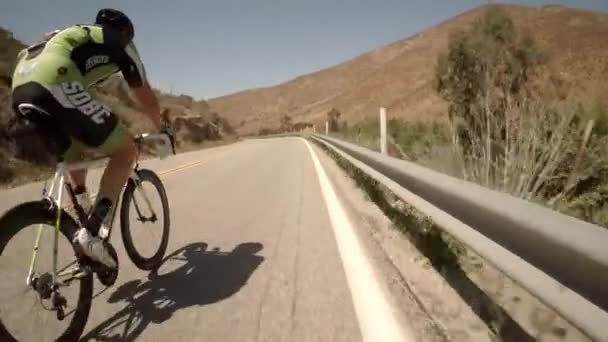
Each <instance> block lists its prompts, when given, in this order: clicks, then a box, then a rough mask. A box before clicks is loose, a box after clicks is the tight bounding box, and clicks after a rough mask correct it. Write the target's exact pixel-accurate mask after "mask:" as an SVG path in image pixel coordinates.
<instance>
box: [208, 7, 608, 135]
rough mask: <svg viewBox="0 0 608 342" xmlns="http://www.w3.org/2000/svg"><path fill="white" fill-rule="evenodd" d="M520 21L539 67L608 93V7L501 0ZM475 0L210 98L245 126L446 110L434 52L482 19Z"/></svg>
mask: <svg viewBox="0 0 608 342" xmlns="http://www.w3.org/2000/svg"><path fill="white" fill-rule="evenodd" d="M503 7H504V9H505V11H506V12H507V14H508V15H510V17H512V19H513V21H514V23H515V25H516V27H517V28H518V29H520V30H524V31H527V32H529V33H530V34H531V35H532V37H533V38H534V39H535V41H536V42H537V43H538V45H539V47H540V48H541V49H542V50H543V51H545V52H546V54H547V56H548V57H549V62H548V63H547V66H546V69H545V70H544V72H543V73H542V74H541V80H539V82H540V84H541V85H544V84H546V82H547V81H548V77H549V76H548V75H550V74H557V75H558V76H559V77H560V78H561V81H562V82H564V83H565V84H567V85H569V88H570V89H572V91H571V92H570V93H569V94H568V96H571V97H572V98H577V99H580V100H581V101H583V102H586V101H587V100H589V101H591V99H595V98H602V99H605V100H606V101H608V96H607V95H606V94H608V83H607V82H605V80H606V79H607V78H608V39H606V37H608V15H606V14H602V13H594V12H590V11H583V10H577V9H572V8H566V7H562V6H547V7H527V6H511V5H509V6H503ZM482 13H483V8H476V9H473V10H471V11H468V12H466V13H463V14H461V15H459V16H456V17H454V18H452V19H450V20H447V21H446V22H444V23H441V24H440V25H437V26H435V27H433V28H431V29H429V30H426V31H423V32H420V33H418V34H416V35H414V36H413V37H410V38H407V39H404V40H401V41H398V42H395V43H393V44H390V45H388V46H386V47H384V48H381V49H378V50H375V51H372V52H370V53H367V54H364V55H361V56H359V57H357V58H354V59H353V60H350V61H347V62H345V63H342V64H339V65H337V66H334V67H332V68H328V69H325V70H321V71H318V72H315V73H312V74H308V75H304V76H301V77H298V78H296V79H294V80H291V81H289V82H286V83H283V84H280V85H277V86H274V87H269V88H261V89H252V90H247V91H244V92H240V93H236V94H233V95H229V96H224V97H220V98H216V99H212V100H210V101H209V103H210V105H211V108H212V110H216V111H218V112H221V113H222V114H223V115H225V116H226V117H227V118H228V119H229V120H231V123H232V124H233V125H234V126H235V127H236V126H239V123H240V122H241V121H242V120H247V121H246V123H245V124H244V125H243V126H241V127H239V131H240V132H241V133H252V132H257V131H258V130H259V128H260V127H274V126H278V125H279V118H280V116H281V115H283V114H289V115H290V116H292V117H293V120H294V121H308V122H315V123H316V124H317V128H319V127H322V125H323V123H324V121H325V113H326V112H327V111H328V110H329V109H330V108H332V107H333V108H337V109H338V110H340V111H341V112H342V113H343V114H344V118H345V119H346V120H348V122H349V123H351V124H352V123H356V122H359V121H360V120H362V119H364V118H365V117H369V116H376V115H377V112H378V107H380V106H385V107H388V109H389V113H390V115H391V116H392V117H399V118H403V119H417V120H420V119H424V120H427V119H428V120H432V119H436V118H437V117H443V116H444V113H445V112H446V110H445V109H446V104H445V103H444V102H443V100H441V99H440V98H439V97H438V96H437V95H436V94H435V92H434V91H433V87H432V85H433V84H432V82H433V72H434V68H435V61H436V60H437V56H438V55H439V54H440V53H441V52H443V51H445V50H446V49H447V42H448V36H449V34H450V32H452V31H453V30H460V29H463V28H465V27H467V26H468V25H470V24H471V23H473V21H474V20H475V19H477V18H478V17H479V16H480V15H481V14H482Z"/></svg>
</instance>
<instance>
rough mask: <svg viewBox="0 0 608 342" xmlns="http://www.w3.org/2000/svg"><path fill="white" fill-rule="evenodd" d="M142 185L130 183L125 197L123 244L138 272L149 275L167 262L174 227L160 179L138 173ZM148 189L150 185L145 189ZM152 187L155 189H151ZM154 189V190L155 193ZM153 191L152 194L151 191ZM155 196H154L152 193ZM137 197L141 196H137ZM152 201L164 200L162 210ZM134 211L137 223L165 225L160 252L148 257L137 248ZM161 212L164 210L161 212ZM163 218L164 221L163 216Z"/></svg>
mask: <svg viewBox="0 0 608 342" xmlns="http://www.w3.org/2000/svg"><path fill="white" fill-rule="evenodd" d="M136 172H137V176H138V177H139V180H138V181H135V180H133V179H129V182H128V184H127V186H126V188H125V191H124V193H123V197H122V204H121V208H120V229H121V231H122V240H123V242H124V244H125V250H126V251H127V254H128V255H129V258H130V259H131V261H133V263H134V264H135V266H137V267H138V268H140V269H142V270H145V271H149V270H153V269H155V268H158V267H159V266H160V264H161V262H162V261H163V257H164V256H165V252H166V251H167V245H168V243H169V227H170V224H171V221H170V216H169V201H168V200H167V194H166V192H165V187H164V186H163V184H162V182H161V180H160V178H158V176H157V175H156V174H155V173H154V172H153V171H151V170H146V169H142V170H137V171H136ZM144 185H146V187H145V189H144ZM148 185H151V186H148ZM152 189H153V190H152ZM149 190H152V191H149ZM152 192H153V193H152ZM136 194H137V195H136ZM152 198H160V203H161V208H154V207H153V206H152V205H151V203H150V202H151V199H152ZM132 209H134V211H135V213H136V217H137V220H138V221H140V222H142V223H146V222H152V223H156V222H157V221H160V224H161V239H160V243H159V245H158V249H157V250H156V252H154V253H152V255H151V256H144V255H143V253H142V252H141V251H140V250H138V248H137V247H135V243H134V239H133V234H132V233H133V231H132V230H133V227H132V224H131V223H132V221H131V219H130V215H131V213H132ZM159 209H160V210H159ZM160 215H162V217H161V218H159V216H160Z"/></svg>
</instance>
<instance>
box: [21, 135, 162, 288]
mask: <svg viewBox="0 0 608 342" xmlns="http://www.w3.org/2000/svg"><path fill="white" fill-rule="evenodd" d="M146 140H156V141H161V142H162V143H163V144H164V146H165V147H167V148H168V147H169V146H172V144H171V141H170V140H169V138H168V137H167V135H166V134H148V133H144V134H142V135H140V136H138V137H137V138H136V139H135V141H136V144H137V157H136V162H135V166H134V168H133V172H132V173H131V175H130V176H129V178H130V179H131V180H132V181H134V182H135V184H138V185H139V183H140V182H139V181H140V180H139V176H138V174H137V173H138V170H139V154H140V153H141V146H142V142H144V141H146ZM168 154H169V153H166V151H164V152H163V153H161V155H160V158H161V159H165V158H166V156H167V155H168ZM107 160H109V158H100V159H94V160H91V161H84V162H76V163H66V162H64V161H60V162H59V163H58V164H57V167H56V168H55V174H54V176H53V180H52V182H51V185H50V188H49V191H48V193H47V191H46V183H45V187H44V189H43V191H42V195H43V198H45V199H46V200H48V201H50V203H52V204H53V205H54V206H55V208H57V216H56V219H55V225H54V229H53V272H52V277H53V283H54V284H57V279H58V278H60V277H66V276H71V278H70V279H69V280H67V282H69V281H71V280H73V279H76V278H80V277H82V276H84V275H85V273H82V272H81V273H79V272H78V271H82V270H77V271H75V270H74V269H70V267H71V266H72V265H74V264H76V263H77V260H76V261H74V262H72V263H70V264H68V265H67V266H66V267H64V268H62V269H61V270H57V249H58V244H59V234H60V233H61V232H60V225H61V215H62V212H63V210H62V205H63V193H64V190H66V189H67V191H68V195H69V197H70V200H71V202H72V206H73V207H74V208H75V209H76V212H77V215H78V216H79V219H81V222H82V219H83V217H84V216H85V213H84V210H83V209H82V207H81V206H80V204H79V203H78V201H77V200H76V195H75V193H74V191H73V189H72V186H71V184H70V183H69V182H66V181H65V178H66V177H67V176H69V172H70V171H72V170H82V169H89V168H91V167H92V166H94V165H97V164H101V163H102V162H105V161H107ZM137 191H138V192H139V193H140V194H141V196H142V197H143V198H144V201H145V203H146V205H147V206H148V210H149V212H151V213H154V210H153V208H152V205H151V203H150V200H149V198H148V196H147V194H146V191H145V189H144V188H143V187H140V186H137ZM120 196H121V195H119V198H120ZM117 207H118V201H115V205H114V206H113V208H112V213H111V214H110V216H109V217H108V218H109V220H110V221H109V225H108V235H107V236H106V237H105V238H104V239H106V240H108V239H110V236H111V233H112V227H113V225H114V219H115V217H116V208H117ZM43 228H44V227H43V226H42V224H40V225H38V232H37V234H36V239H35V241H34V250H33V252H32V258H31V261H30V266H29V269H28V274H27V278H26V284H27V286H31V284H32V279H33V275H34V268H35V265H36V259H37V256H38V248H39V247H40V240H41V238H42V232H43Z"/></svg>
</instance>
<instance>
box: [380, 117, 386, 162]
mask: <svg viewBox="0 0 608 342" xmlns="http://www.w3.org/2000/svg"><path fill="white" fill-rule="evenodd" d="M380 153H382V154H387V145H386V108H384V107H380Z"/></svg>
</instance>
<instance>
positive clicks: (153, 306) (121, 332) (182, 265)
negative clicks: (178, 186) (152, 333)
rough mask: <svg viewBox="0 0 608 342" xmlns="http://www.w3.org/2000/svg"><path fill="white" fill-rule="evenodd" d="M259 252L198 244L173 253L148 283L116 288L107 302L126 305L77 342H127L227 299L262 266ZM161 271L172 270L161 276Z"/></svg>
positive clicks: (251, 247)
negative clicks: (186, 311)
mask: <svg viewBox="0 0 608 342" xmlns="http://www.w3.org/2000/svg"><path fill="white" fill-rule="evenodd" d="M262 248H263V246H262V244H260V243H257V242H255V243H254V242H249V243H242V244H240V245H238V246H236V247H235V248H234V249H233V250H232V251H230V252H221V251H219V250H217V249H214V250H210V251H209V250H207V244H206V243H202V242H198V243H193V244H190V245H187V246H185V247H182V248H180V249H178V250H176V251H175V252H173V253H172V254H171V255H169V256H167V257H166V258H165V261H164V262H163V266H161V267H160V270H159V271H158V272H152V273H150V275H149V276H148V278H149V280H147V281H143V282H142V281H141V280H132V281H129V282H126V283H124V284H122V285H121V286H120V287H118V288H117V289H116V290H115V291H114V292H113V293H112V294H111V295H110V298H109V299H108V302H110V303H116V302H120V301H123V302H125V303H127V305H126V306H125V307H124V308H123V309H122V310H120V311H119V312H118V313H116V314H115V315H113V316H112V317H110V318H108V319H107V320H106V321H104V322H103V323H101V324H99V325H98V326H97V327H95V328H93V329H92V330H91V331H90V332H89V333H88V334H87V335H85V336H83V337H82V339H81V341H89V340H96V341H133V340H135V339H136V338H137V337H138V336H139V335H141V333H142V332H143V331H144V330H145V329H146V328H147V326H148V325H149V324H150V323H156V324H159V323H162V322H164V321H166V320H168V319H170V318H171V317H172V316H173V314H174V313H175V312H176V311H178V310H180V309H183V308H187V307H190V306H195V305H206V304H211V303H215V302H218V301H221V300H223V299H226V298H228V297H230V296H232V295H233V294H235V293H236V292H238V291H239V289H240V288H241V287H242V286H243V285H245V284H246V283H247V280H248V279H249V277H250V276H251V274H253V272H254V271H255V269H256V268H257V267H258V266H259V265H260V264H261V263H262V261H263V260H264V258H263V257H262V256H260V255H257V254H256V253H258V252H259V251H261V250H262ZM173 264H175V265H173ZM165 266H167V267H169V268H171V269H172V270H170V271H168V272H167V273H163V268H165ZM159 273H160V274H159Z"/></svg>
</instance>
